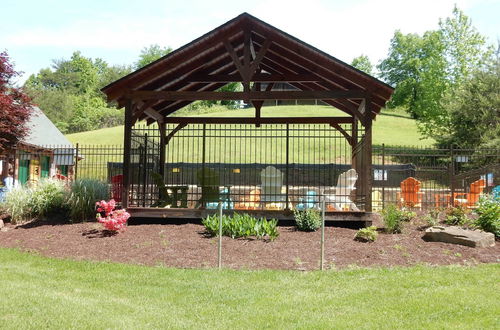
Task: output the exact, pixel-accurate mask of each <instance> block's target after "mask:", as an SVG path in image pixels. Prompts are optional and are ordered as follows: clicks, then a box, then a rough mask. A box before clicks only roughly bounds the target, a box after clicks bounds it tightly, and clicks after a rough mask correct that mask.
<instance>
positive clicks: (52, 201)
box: [29, 179, 66, 217]
mask: <svg viewBox="0 0 500 330" xmlns="http://www.w3.org/2000/svg"><path fill="white" fill-rule="evenodd" d="M65 199H66V188H65V186H64V183H63V182H61V181H59V180H53V179H42V180H40V181H39V182H38V183H37V184H36V186H34V187H33V188H31V190H30V202H29V204H30V206H31V212H32V214H33V216H36V217H42V216H46V215H50V214H55V213H61V212H64V211H65V209H66V203H65Z"/></svg>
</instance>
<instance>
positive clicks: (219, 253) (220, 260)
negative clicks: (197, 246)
mask: <svg viewBox="0 0 500 330" xmlns="http://www.w3.org/2000/svg"><path fill="white" fill-rule="evenodd" d="M218 257H219V259H218V261H219V263H218V264H219V269H221V268H222V201H219V249H218Z"/></svg>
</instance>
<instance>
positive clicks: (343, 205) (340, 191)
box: [325, 168, 359, 211]
mask: <svg viewBox="0 0 500 330" xmlns="http://www.w3.org/2000/svg"><path fill="white" fill-rule="evenodd" d="M357 180H358V173H356V170H355V169H352V168H351V169H350V170H348V171H346V172H344V173H342V174H340V175H339V178H338V181H337V187H335V194H332V195H325V199H326V203H327V205H326V207H327V211H344V210H348V211H359V208H358V207H357V206H356V204H354V202H353V201H352V200H351V192H352V191H353V190H354V189H355V185H356V181H357Z"/></svg>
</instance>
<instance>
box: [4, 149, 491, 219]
mask: <svg viewBox="0 0 500 330" xmlns="http://www.w3.org/2000/svg"><path fill="white" fill-rule="evenodd" d="M139 158H140V157H139ZM68 159H70V160H68ZM499 160H500V149H477V150H472V149H456V148H453V147H450V148H441V149H437V148H422V147H397V146H384V145H382V146H373V157H372V164H373V172H372V175H373V177H372V178H373V190H372V200H373V205H374V209H375V210H378V209H380V208H382V207H384V206H385V205H387V204H388V203H401V200H402V195H401V188H400V185H401V182H402V181H403V180H405V179H406V178H409V177H414V178H415V179H417V180H418V181H420V183H421V189H420V190H421V191H420V192H419V194H420V195H419V196H420V197H419V198H420V200H418V203H417V204H419V205H418V207H420V208H422V209H426V208H432V207H436V206H445V205H446V204H447V203H450V197H451V198H453V196H454V195H455V194H456V193H457V192H462V193H468V192H469V190H470V186H471V184H472V183H473V182H475V181H477V180H480V179H483V180H484V182H485V187H484V189H483V192H484V193H488V192H490V191H491V190H492V189H493V187H495V186H497V185H499V184H500V165H499V164H500V161H499ZM4 161H5V160H4ZM150 161H155V160H148V161H147V162H145V163H144V162H139V161H136V162H134V160H132V164H131V170H132V182H131V184H134V183H135V182H134V181H133V180H134V178H140V175H139V172H140V171H141V170H143V169H144V166H146V167H149V166H151V168H153V167H155V168H156V166H157V164H156V165H155V164H152V163H151V164H150V163H149V162H150ZM122 162H123V147H122V146H120V145H113V146H111V145H78V144H77V145H75V146H46V147H43V148H38V149H32V150H22V151H18V153H17V154H16V156H15V163H16V167H17V168H16V174H17V175H18V176H19V178H20V176H21V174H22V175H24V177H25V179H24V177H23V180H25V182H30V181H36V180H38V179H39V178H41V177H53V176H62V177H65V178H67V179H68V180H73V179H76V178H92V179H98V180H102V181H107V182H108V183H109V184H111V182H112V177H114V176H116V175H119V174H122V167H123V165H122ZM268 165H269V164H261V163H255V164H252V163H250V164H249V163H244V164H241V163H206V164H204V166H205V167H213V168H215V169H217V171H220V173H219V175H220V177H221V180H222V181H223V182H221V184H224V185H243V184H246V185H254V186H257V185H259V184H260V172H261V171H262V170H263V169H264V168H265V167H266V166H268ZM272 165H273V166H275V167H276V168H278V169H280V170H284V169H283V168H281V167H283V166H286V165H285V164H276V163H275V164H272ZM44 166H45V167H44ZM164 166H165V180H166V181H168V183H170V184H180V183H182V184H187V185H197V184H199V183H198V182H197V178H196V173H195V172H196V171H197V170H199V168H200V167H201V164H198V163H181V162H177V163H166V164H165V165H164ZM288 166H289V170H290V174H291V175H290V182H289V184H290V185H292V186H304V185H305V186H314V185H316V184H318V185H321V186H325V185H326V186H332V187H334V186H336V184H337V182H336V181H337V178H338V175H339V174H340V173H342V172H344V171H346V170H347V169H348V168H349V165H346V164H304V163H299V164H297V163H291V164H289V165H288ZM318 180H319V181H321V182H317V181H318ZM21 183H24V182H21Z"/></svg>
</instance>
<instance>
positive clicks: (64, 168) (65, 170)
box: [59, 165, 68, 177]
mask: <svg viewBox="0 0 500 330" xmlns="http://www.w3.org/2000/svg"><path fill="white" fill-rule="evenodd" d="M59 171H61V174H62V175H64V176H65V177H67V176H68V165H59Z"/></svg>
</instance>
